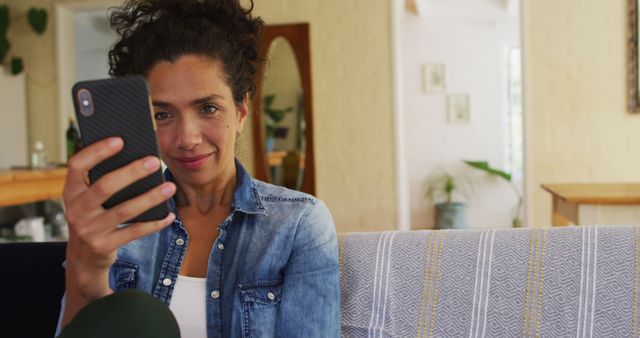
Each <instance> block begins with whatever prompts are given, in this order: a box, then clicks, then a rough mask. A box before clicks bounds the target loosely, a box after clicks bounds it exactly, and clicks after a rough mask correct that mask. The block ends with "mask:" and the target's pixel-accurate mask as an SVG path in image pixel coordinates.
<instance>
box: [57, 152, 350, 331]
mask: <svg viewBox="0 0 640 338" xmlns="http://www.w3.org/2000/svg"><path fill="white" fill-rule="evenodd" d="M236 168H237V169H236V170H237V187H236V191H235V193H234V197H233V204H232V206H231V212H230V214H229V217H227V219H225V220H224V222H223V223H222V224H220V226H219V230H220V235H219V237H218V238H217V239H216V241H215V243H214V244H213V247H212V249H211V254H210V256H209V263H208V270H207V281H206V287H207V294H206V295H203V297H206V300H205V304H206V321H207V322H206V325H207V336H208V337H274V336H278V337H339V336H340V295H339V292H340V281H339V278H338V274H339V271H338V244H337V240H336V233H335V227H334V225H333V220H332V218H331V215H330V213H329V210H328V209H327V207H326V206H325V204H324V203H323V202H322V201H320V200H318V199H316V198H315V197H313V196H310V195H307V194H304V193H301V192H297V191H293V190H289V189H286V188H283V187H279V186H275V185H271V184H268V183H264V182H261V181H258V180H255V179H253V178H251V176H249V174H248V173H247V172H246V171H245V169H244V168H243V167H242V165H241V164H240V163H239V162H238V161H236ZM165 177H166V178H167V180H169V181H172V180H173V177H172V175H171V173H170V172H169V171H168V170H167V171H165ZM171 204H172V208H173V211H174V212H176V207H175V202H174V201H173V200H172V203H171ZM176 215H177V216H178V217H177V218H176V220H175V221H174V222H173V224H172V225H170V226H168V227H166V228H164V229H163V230H161V231H160V232H157V233H154V234H152V235H149V236H147V237H144V238H141V239H138V240H136V241H133V242H130V243H128V244H127V245H125V246H123V247H121V248H120V249H119V250H118V253H117V258H116V261H115V263H114V264H113V266H112V267H111V270H110V274H109V284H110V286H111V288H112V289H113V290H114V291H116V292H118V291H122V290H126V289H132V288H135V289H139V290H143V291H145V292H147V293H149V294H151V295H153V296H154V297H156V298H157V299H159V300H161V301H162V302H164V303H165V304H167V305H168V304H169V303H170V302H171V295H172V292H173V288H174V286H175V281H176V279H177V277H178V272H179V271H180V265H181V263H182V261H183V259H184V254H185V252H186V249H187V246H188V245H189V236H188V234H187V232H186V231H185V228H184V226H183V224H182V222H181V220H180V217H179V215H178V214H177V213H176ZM63 305H64V302H63ZM63 312H64V309H63V310H62V311H61V316H62V313H63Z"/></svg>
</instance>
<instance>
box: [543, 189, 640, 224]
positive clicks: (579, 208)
mask: <svg viewBox="0 0 640 338" xmlns="http://www.w3.org/2000/svg"><path fill="white" fill-rule="evenodd" d="M542 188H543V189H544V190H546V191H548V192H550V193H551V195H552V197H553V214H552V224H553V225H554V226H565V225H571V224H574V225H577V224H580V225H591V224H640V183H596V184H590V183H582V184H543V185H542Z"/></svg>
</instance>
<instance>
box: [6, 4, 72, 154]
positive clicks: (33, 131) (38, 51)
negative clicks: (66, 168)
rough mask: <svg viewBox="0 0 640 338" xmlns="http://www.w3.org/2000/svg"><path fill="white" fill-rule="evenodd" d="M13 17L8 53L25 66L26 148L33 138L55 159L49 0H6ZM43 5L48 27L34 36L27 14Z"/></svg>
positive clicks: (31, 144)
mask: <svg viewBox="0 0 640 338" xmlns="http://www.w3.org/2000/svg"><path fill="white" fill-rule="evenodd" d="M5 3H6V4H7V5H8V6H9V11H10V16H11V18H12V22H11V26H10V28H9V40H10V41H11V44H12V48H11V50H10V51H9V58H10V57H11V56H20V57H22V59H23V62H24V66H25V69H26V75H27V76H26V88H27V95H26V96H27V124H28V129H29V133H28V141H29V143H28V144H29V148H32V147H33V144H34V142H35V141H36V140H40V141H42V142H43V143H44V145H45V150H46V151H47V153H48V155H49V158H50V159H51V160H58V158H59V151H60V149H58V148H59V147H58V137H59V134H58V112H57V110H58V109H57V107H58V101H57V91H56V90H57V78H56V67H55V66H56V65H55V60H54V42H53V41H54V31H55V29H54V22H53V16H54V15H53V1H52V0H9V1H8V2H5ZM32 6H33V7H41V8H45V9H46V10H47V11H48V12H49V22H48V24H47V30H46V31H45V32H44V34H43V35H37V34H36V33H35V32H33V30H32V29H31V28H30V27H29V25H28V23H27V20H26V13H27V10H28V9H29V8H30V7H32Z"/></svg>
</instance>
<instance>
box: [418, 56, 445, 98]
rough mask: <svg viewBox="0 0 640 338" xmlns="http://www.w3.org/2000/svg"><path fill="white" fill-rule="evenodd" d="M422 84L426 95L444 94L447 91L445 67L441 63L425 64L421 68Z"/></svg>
mask: <svg viewBox="0 0 640 338" xmlns="http://www.w3.org/2000/svg"><path fill="white" fill-rule="evenodd" d="M422 82H423V87H424V92H425V93H427V94H438V93H444V92H445V90H446V89H447V85H446V84H447V81H446V75H445V67H444V64H442V63H427V64H425V65H424V66H423V67H422Z"/></svg>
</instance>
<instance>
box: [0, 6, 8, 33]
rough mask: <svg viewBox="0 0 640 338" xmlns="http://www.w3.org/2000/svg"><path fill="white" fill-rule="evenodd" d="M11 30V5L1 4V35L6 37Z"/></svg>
mask: <svg viewBox="0 0 640 338" xmlns="http://www.w3.org/2000/svg"><path fill="white" fill-rule="evenodd" d="M8 30H9V6H7V5H0V36H2V37H5V36H6V35H7V31H8Z"/></svg>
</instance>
